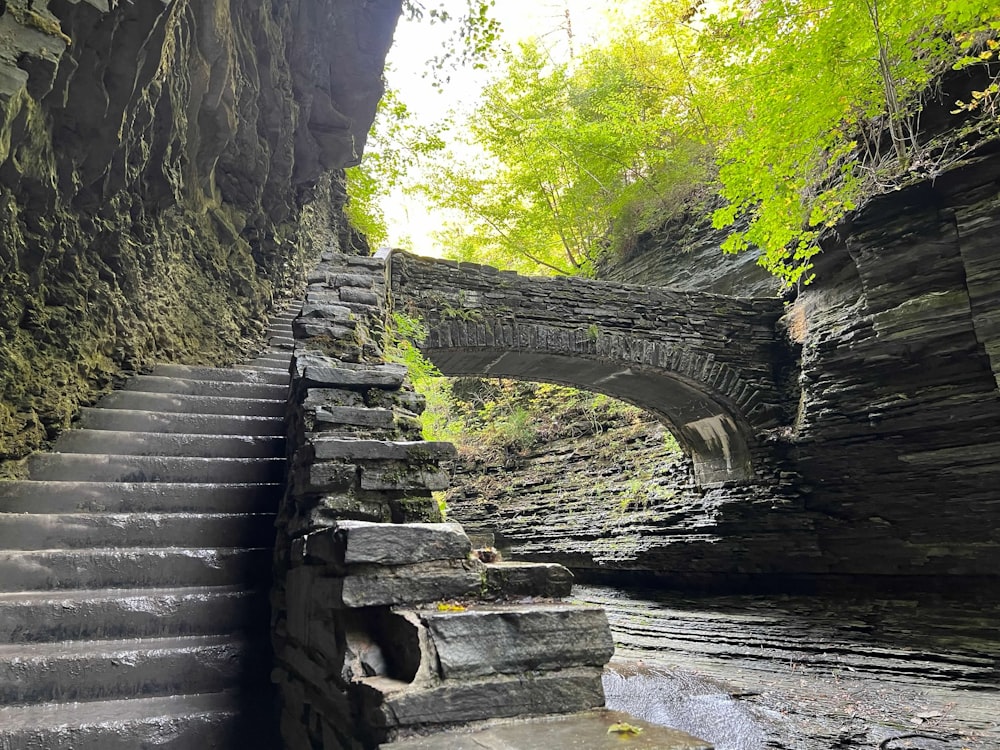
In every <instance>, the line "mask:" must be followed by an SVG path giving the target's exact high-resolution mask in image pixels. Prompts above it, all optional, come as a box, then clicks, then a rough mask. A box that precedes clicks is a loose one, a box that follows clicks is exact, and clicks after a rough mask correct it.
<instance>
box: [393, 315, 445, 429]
mask: <svg viewBox="0 0 1000 750" xmlns="http://www.w3.org/2000/svg"><path fill="white" fill-rule="evenodd" d="M426 335H427V329H426V327H425V326H424V324H423V323H422V322H421V321H419V320H417V319H415V318H411V317H408V316H406V315H403V314H401V313H394V314H393V316H392V325H391V327H390V329H389V331H388V336H387V337H386V340H387V344H386V348H385V358H386V360H387V361H389V362H396V363H399V364H402V365H406V368H407V371H408V372H409V376H410V382H411V384H412V385H413V387H414V389H415V390H416V391H417V392H418V393H420V394H421V395H423V397H424V398H425V399H426V400H427V407H426V408H425V409H424V412H423V413H422V414H421V415H420V423H421V427H422V428H423V436H424V439H425V440H446V441H451V442H456V441H457V440H459V439H460V437H461V435H462V432H463V429H464V425H463V423H462V420H461V418H460V417H459V416H458V415H457V414H456V413H455V412H454V408H453V404H454V397H453V396H452V392H451V381H450V380H449V379H448V378H445V377H443V376H442V375H441V373H440V371H439V370H438V369H437V368H436V367H435V366H434V364H433V363H431V362H430V361H429V360H427V358H426V357H424V355H423V354H421V352H420V350H419V349H418V348H417V347H418V346H419V344H420V342H421V341H423V339H424V337H425V336H426Z"/></svg>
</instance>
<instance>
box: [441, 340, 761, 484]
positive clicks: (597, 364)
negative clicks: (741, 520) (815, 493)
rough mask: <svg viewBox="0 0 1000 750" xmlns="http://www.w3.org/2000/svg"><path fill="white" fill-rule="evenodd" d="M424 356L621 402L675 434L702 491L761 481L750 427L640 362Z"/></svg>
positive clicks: (518, 353) (501, 352)
mask: <svg viewBox="0 0 1000 750" xmlns="http://www.w3.org/2000/svg"><path fill="white" fill-rule="evenodd" d="M424 354H425V355H426V356H427V357H428V358H429V359H430V360H431V361H432V362H433V363H434V364H435V365H436V366H437V368H438V369H439V370H440V371H441V372H442V373H443V374H444V375H450V376H454V377H462V376H479V377H502V378H513V379H516V380H532V381H542V382H550V383H558V384H561V385H569V386H573V387H575V388H581V389H584V390H589V391H596V392H598V393H603V394H605V395H608V396H612V397H614V398H618V399H621V400H622V401H626V402H628V403H630V404H633V405H635V406H638V407H639V408H641V409H645V410H646V411H648V412H650V413H652V414H653V415H654V416H656V417H657V419H659V420H660V421H662V422H663V423H664V424H665V425H666V426H667V427H668V428H669V429H670V431H671V432H672V433H673V434H674V435H675V436H676V437H677V440H678V442H680V443H681V445H682V446H683V447H684V449H685V450H687V451H688V452H689V454H690V455H691V458H692V461H693V463H694V469H695V476H696V478H697V480H698V483H699V484H700V485H701V486H703V487H705V486H712V485H718V484H721V483H723V482H733V481H737V482H746V481H749V480H750V479H752V478H753V467H752V462H751V454H750V449H749V446H748V441H747V437H746V435H747V430H746V428H745V427H742V426H741V425H742V423H743V420H742V419H740V417H739V415H738V414H736V413H734V411H733V410H732V409H730V408H728V407H727V406H726V405H725V404H724V403H723V402H722V401H721V400H720V399H717V398H714V397H713V396H712V395H710V394H708V393H705V392H704V391H702V390H700V389H699V388H698V387H696V386H695V385H693V384H691V383H688V382H685V381H684V380H682V379H681V378H679V377H677V376H676V375H674V374H671V373H668V372H664V371H662V370H656V369H652V368H646V367H641V366H639V365H637V364H635V363H624V362H609V361H606V360H601V359H595V358H588V357H583V356H572V355H566V354H556V353H551V352H537V351H528V350H509V349H497V348H490V347H483V348H480V347H476V348H464V347H463V348H428V349H425V350H424Z"/></svg>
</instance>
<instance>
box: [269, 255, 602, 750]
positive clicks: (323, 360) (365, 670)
mask: <svg viewBox="0 0 1000 750" xmlns="http://www.w3.org/2000/svg"><path fill="white" fill-rule="evenodd" d="M386 314H387V313H386V279H385V267H384V261H383V260H381V259H376V258H368V257H362V256H351V255H341V254H334V253H327V254H325V255H324V256H323V258H322V262H321V263H320V265H319V266H318V268H317V269H316V271H314V272H313V273H312V275H311V276H310V278H309V287H308V290H307V292H306V296H305V302H304V305H303V307H302V311H301V314H300V316H299V317H298V319H297V320H296V321H295V322H294V324H293V329H294V332H295V345H294V346H295V348H294V354H293V365H292V387H291V401H290V409H291V419H290V423H289V427H288V438H289V440H288V443H289V450H290V463H291V476H290V481H289V483H288V489H287V493H286V496H285V498H284V501H283V503H282V507H281V509H280V512H279V518H278V528H279V533H278V539H277V544H276V549H275V570H276V575H275V586H274V590H273V596H272V600H273V601H272V604H273V608H274V614H273V641H274V648H275V656H276V666H275V670H274V674H273V678H274V680H275V681H276V682H277V683H278V685H279V688H280V692H281V696H282V718H281V727H282V734H283V737H284V741H285V744H286V747H288V748H290V749H291V750H300V749H302V750H305V749H307V748H308V749H309V750H317V749H319V748H322V749H323V750H335V749H339V748H371V747H377V746H380V745H382V744H384V743H386V742H390V743H391V741H392V740H393V739H396V738H399V737H405V736H406V735H408V734H413V733H417V732H419V733H426V732H428V731H432V730H435V729H441V728H445V727H448V726H452V725H456V724H463V723H467V722H475V721H480V720H485V719H495V718H501V717H515V716H524V715H532V714H535V715H537V714H551V713H566V712H575V711H581V710H585V709H590V708H593V707H595V706H600V705H603V700H604V699H603V691H602V687H601V672H602V667H603V665H604V663H605V662H607V660H608V659H609V658H610V657H611V654H612V651H613V644H612V642H611V637H610V632H609V630H608V626H607V620H606V618H605V616H604V612H603V611H602V610H600V609H597V608H593V607H584V606H576V605H569V604H565V603H563V602H562V601H560V600H559V599H560V598H561V597H564V596H566V595H568V594H569V590H570V586H571V584H572V577H571V576H570V574H569V572H568V571H567V570H566V569H565V568H563V567H562V566H560V565H555V564H534V565H532V564H525V563H520V564H518V563H496V562H492V563H487V562H483V561H481V560H480V559H478V557H476V556H475V555H474V554H473V550H472V545H471V543H470V541H469V538H468V536H466V534H465V532H464V530H463V529H462V528H461V526H459V525H458V524H454V523H444V522H442V519H441V514H440V511H439V509H438V505H437V501H436V500H435V498H434V496H433V493H434V492H435V491H438V490H443V489H445V488H446V487H447V485H448V477H447V474H446V473H445V471H444V470H442V469H441V467H440V463H441V462H442V461H444V460H449V459H451V458H453V456H454V453H455V451H454V447H453V446H452V445H451V444H450V443H440V442H425V441H422V440H421V439H420V424H419V420H418V415H419V413H420V411H421V409H422V408H423V403H422V399H421V397H420V396H419V395H418V394H416V393H415V392H413V390H412V388H411V387H410V386H409V384H408V382H407V380H406V371H405V368H404V367H402V366H400V365H396V364H393V363H387V362H386V361H385V356H384V347H385V336H386ZM511 596H517V597H532V599H531V601H530V602H528V603H525V602H520V603H518V604H512V603H510V601H509V598H510V597H511Z"/></svg>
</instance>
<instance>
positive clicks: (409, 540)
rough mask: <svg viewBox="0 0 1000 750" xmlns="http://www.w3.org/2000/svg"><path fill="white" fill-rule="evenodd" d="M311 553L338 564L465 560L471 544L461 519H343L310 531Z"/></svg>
mask: <svg viewBox="0 0 1000 750" xmlns="http://www.w3.org/2000/svg"><path fill="white" fill-rule="evenodd" d="M306 549H307V553H308V554H309V555H310V557H312V558H315V559H317V560H321V561H323V562H326V563H331V564H334V565H364V564H370V565H410V564H413V563H420V562H429V561H431V560H465V559H466V558H467V557H468V555H469V550H470V549H471V546H470V544H469V538H468V537H467V536H466V535H465V531H464V530H463V529H462V527H461V525H459V524H457V523H407V524H397V523H366V522H364V521H341V522H339V523H337V524H336V526H333V527H331V528H329V529H323V530H322V531H318V532H316V533H314V534H310V535H309V536H308V537H307V540H306Z"/></svg>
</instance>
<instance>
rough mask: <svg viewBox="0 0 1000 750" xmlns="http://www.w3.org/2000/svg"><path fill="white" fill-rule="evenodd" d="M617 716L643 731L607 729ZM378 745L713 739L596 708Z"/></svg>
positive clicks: (523, 747)
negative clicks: (623, 732)
mask: <svg viewBox="0 0 1000 750" xmlns="http://www.w3.org/2000/svg"><path fill="white" fill-rule="evenodd" d="M622 722H624V723H627V724H630V725H632V726H634V727H638V728H639V729H641V730H642V731H641V732H640V733H639V734H637V735H620V734H617V733H615V732H610V733H609V732H608V729H609V728H610V727H611V726H612V725H614V724H618V723H622ZM381 747H383V748H386V750H390V749H391V750H538V748H551V749H552V750H622V748H628V750H712V745H710V744H709V743H707V742H705V741H704V740H700V739H698V738H697V737H694V736H692V735H690V734H688V733H687V732H682V731H680V730H678V729H669V728H667V727H661V726H657V725H656V724H650V723H649V722H646V721H642V720H641V719H637V718H635V717H633V716H629V715H628V714H626V713H622V712H620V711H608V710H606V709H601V708H599V709H594V710H592V711H585V712H582V713H576V714H569V715H568V716H558V717H550V718H541V719H522V720H519V721H512V722H506V723H503V724H499V725H495V726H490V727H486V728H479V729H454V730H451V731H444V732H438V733H435V734H432V735H429V736H424V737H414V738H411V739H405V740H399V741H398V742H390V743H388V744H383V745H381Z"/></svg>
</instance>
